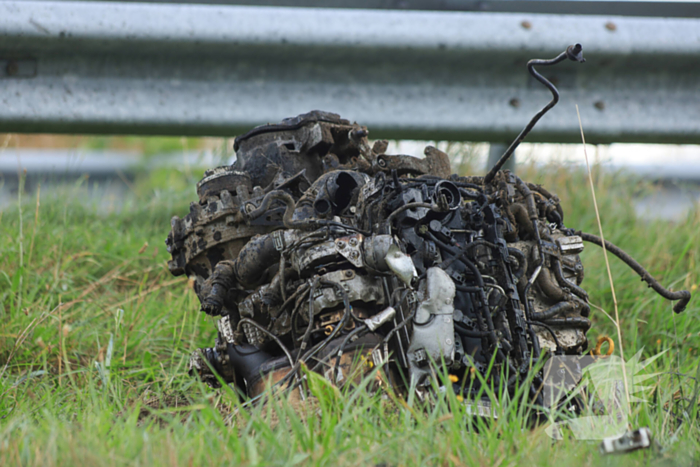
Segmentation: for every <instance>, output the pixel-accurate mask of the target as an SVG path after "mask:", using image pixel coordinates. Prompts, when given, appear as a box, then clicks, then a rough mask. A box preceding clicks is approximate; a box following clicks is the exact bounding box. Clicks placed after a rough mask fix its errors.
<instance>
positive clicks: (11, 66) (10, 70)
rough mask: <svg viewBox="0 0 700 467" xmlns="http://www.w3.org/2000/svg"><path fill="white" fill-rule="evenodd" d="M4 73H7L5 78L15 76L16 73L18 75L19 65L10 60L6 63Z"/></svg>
mask: <svg viewBox="0 0 700 467" xmlns="http://www.w3.org/2000/svg"><path fill="white" fill-rule="evenodd" d="M5 72H6V73H7V76H15V75H17V73H19V65H18V64H17V62H15V61H14V60H10V61H9V62H7V66H6V67H5Z"/></svg>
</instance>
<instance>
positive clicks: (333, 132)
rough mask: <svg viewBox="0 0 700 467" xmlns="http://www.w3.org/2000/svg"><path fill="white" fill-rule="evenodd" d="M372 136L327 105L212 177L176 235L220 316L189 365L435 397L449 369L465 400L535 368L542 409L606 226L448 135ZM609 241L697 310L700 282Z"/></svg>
mask: <svg viewBox="0 0 700 467" xmlns="http://www.w3.org/2000/svg"><path fill="white" fill-rule="evenodd" d="M580 53H581V50H580V46H576V47H570V48H569V49H567V52H564V53H563V54H562V55H560V56H559V57H557V58H556V59H555V61H561V60H563V59H564V58H566V57H569V58H572V59H577V60H578V61H581V60H580V58H581V56H580ZM550 64H551V62H550ZM530 69H531V71H533V70H532V68H531V67H530ZM545 81H546V80H545ZM544 84H546V85H547V84H548V86H547V87H549V88H550V90H552V93H553V95H554V97H555V99H554V100H553V101H552V102H553V103H554V104H555V103H556V96H557V93H556V89H555V88H554V86H553V85H551V83H549V82H547V83H544ZM550 86H551V87H550ZM554 104H552V103H550V105H548V107H546V108H545V109H544V110H543V112H541V114H539V116H538V117H537V118H539V117H541V116H542V115H543V114H544V112H545V111H546V109H547V108H549V107H551V106H552V105H554ZM534 121H536V120H534ZM532 125H534V123H532V122H531V125H528V127H530V128H531V126H532ZM526 129H527V128H526ZM528 131H529V130H528ZM526 133H527V131H526V132H525V134H526ZM368 134H369V133H368V130H367V128H365V127H363V126H361V125H358V124H356V123H350V122H349V121H347V120H343V119H341V118H340V117H339V116H338V115H335V114H331V113H326V112H320V111H314V112H310V113H308V114H304V115H300V116H298V117H295V118H292V119H287V120H284V121H282V122H281V123H279V124H275V125H265V126H262V127H258V128H255V129H253V130H252V131H250V132H248V133H246V134H245V135H243V136H241V137H239V138H237V139H236V141H235V146H234V147H235V149H236V151H237V160H236V162H235V163H234V164H233V165H232V166H231V167H219V168H216V169H213V170H211V171H209V172H207V173H206V174H205V176H204V178H203V179H202V181H201V182H200V183H199V184H198V186H197V191H198V195H199V202H197V203H192V205H191V208H190V213H189V214H188V215H187V216H185V217H184V218H182V219H181V218H178V217H174V218H173V221H172V231H171V232H170V235H169V236H168V239H167V241H166V243H167V245H168V251H169V252H170V253H171V254H172V260H171V261H170V263H169V266H170V270H171V272H172V273H173V274H175V275H181V274H186V275H187V276H188V277H190V278H191V279H192V280H193V282H194V288H195V291H196V293H197V295H198V297H199V299H200V301H201V309H202V311H204V312H206V313H207V314H209V315H212V316H216V317H218V330H219V334H218V337H217V339H216V342H215V344H214V346H213V347H211V348H206V349H201V350H200V351H198V352H196V353H195V354H194V355H193V357H192V361H191V372H192V373H194V374H197V375H199V377H200V378H202V380H204V381H205V382H207V383H209V384H211V385H213V386H216V385H220V384H231V385H233V387H235V388H236V389H237V390H238V391H240V393H241V394H243V395H245V396H247V397H251V398H256V397H257V396H259V395H260V394H261V391H262V390H263V389H264V388H265V387H266V382H271V384H272V385H273V386H274V387H277V388H281V389H284V388H295V389H298V391H299V394H300V395H301V394H302V391H303V390H304V382H303V376H302V373H301V372H300V371H299V370H300V369H301V368H302V366H305V367H306V368H309V369H310V370H312V371H316V372H319V373H320V374H322V375H324V376H326V377H327V378H328V379H330V380H331V381H332V382H334V383H335V384H338V385H342V384H345V383H347V382H351V381H357V378H358V374H357V371H359V372H360V374H365V373H366V372H367V371H369V370H370V369H372V368H376V367H380V368H381V369H382V371H383V372H384V374H385V375H386V376H387V378H388V381H390V382H391V384H393V385H395V386H396V387H397V388H399V389H401V390H403V391H405V392H406V393H408V392H410V391H415V392H416V393H417V394H418V395H419V396H425V395H426V394H428V393H429V392H430V391H431V388H432V387H433V386H432V381H434V379H433V377H434V376H435V374H436V371H437V370H439V369H440V368H443V369H446V370H447V371H449V373H450V375H451V377H450V381H451V384H452V385H453V390H454V391H455V393H456V394H459V395H460V396H462V397H464V398H465V399H478V398H479V397H480V396H479V394H481V392H482V390H483V388H482V387H481V384H483V383H484V382H488V384H493V385H496V386H497V387H498V385H501V386H500V387H502V388H506V389H507V390H508V391H511V392H514V391H515V388H516V387H517V385H518V384H519V383H520V382H522V381H525V380H528V381H532V383H531V384H532V387H531V392H530V395H531V398H532V402H533V403H535V404H540V405H541V403H542V400H541V399H542V396H541V391H540V388H541V385H542V378H541V376H540V375H534V377H532V376H533V375H531V374H530V372H531V371H532V370H531V368H532V367H533V364H535V363H536V362H537V361H538V360H540V359H547V358H549V357H551V356H553V355H582V354H583V353H584V352H585V351H586V350H587V347H588V340H587V338H586V334H587V332H588V330H589V329H590V327H591V321H590V320H589V315H590V312H591V309H590V306H589V304H588V294H587V292H586V290H585V289H583V288H582V282H583V279H584V268H583V264H582V262H581V259H580V257H579V254H580V253H581V252H582V251H583V248H584V243H583V242H584V241H588V242H593V243H599V244H601V242H600V240H599V239H598V238H597V237H595V236H593V235H590V234H586V233H582V232H579V231H576V230H574V229H572V228H568V227H567V226H566V225H565V223H564V212H563V210H562V208H561V206H560V204H559V199H558V198H557V196H556V195H555V194H552V193H550V192H549V191H548V190H546V189H545V188H543V187H540V186H538V185H533V184H531V183H527V182H525V181H523V180H522V179H520V178H519V177H518V176H517V175H515V174H513V173H511V172H509V171H500V170H498V167H495V168H494V170H493V171H491V172H489V174H488V175H487V176H486V177H477V176H458V175H454V174H452V175H450V173H449V172H450V170H449V158H448V156H447V155H446V154H445V153H443V152H441V151H439V150H437V149H436V148H433V147H428V148H426V150H425V153H424V158H415V157H412V156H406V155H391V154H386V150H387V143H386V142H384V141H378V142H375V143H374V144H372V145H370V142H369V140H368ZM524 136H525V135H524V134H523V133H521V134H520V135H519V136H518V137H517V138H516V141H515V142H514V144H516V145H517V143H519V141H521V140H522V139H523V138H524ZM506 156H507V154H506ZM505 158H506V159H507V157H505ZM605 246H606V247H607V249H608V250H610V251H611V252H612V253H614V254H616V255H618V256H620V257H621V258H622V259H623V260H624V261H626V262H627V263H628V264H629V265H630V266H631V267H632V268H633V269H634V270H635V271H637V272H638V273H639V274H640V275H641V276H642V278H643V279H644V280H646V281H647V282H648V283H649V284H650V286H651V287H653V288H654V289H655V290H656V291H657V292H659V293H660V294H661V295H663V296H664V297H666V298H668V299H670V300H678V303H677V304H676V307H675V311H676V312H680V311H682V309H683V308H685V305H686V304H687V302H688V300H689V298H690V294H689V293H688V292H686V291H680V292H670V291H668V290H666V289H665V288H663V287H662V286H661V285H660V284H658V282H656V281H655V280H654V279H653V278H652V277H651V276H650V275H649V274H648V273H647V272H646V271H645V270H644V269H643V268H642V266H640V265H639V264H638V263H636V262H635V261H634V260H633V259H631V258H629V256H628V255H626V254H625V253H624V252H623V251H622V250H620V249H619V248H618V247H616V246H614V245H612V244H610V243H605ZM358 361H360V362H364V363H363V364H362V365H360V366H359V367H352V365H350V364H351V363H352V362H358ZM351 367H352V368H351ZM358 368H359V369H358ZM476 372H478V373H480V374H482V375H483V376H484V377H483V378H474V373H476ZM466 381H468V382H469V384H465V382H466ZM475 403H477V404H482V403H485V402H484V401H476V402H475Z"/></svg>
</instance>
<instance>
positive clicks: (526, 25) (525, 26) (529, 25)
mask: <svg viewBox="0 0 700 467" xmlns="http://www.w3.org/2000/svg"><path fill="white" fill-rule="evenodd" d="M520 26H522V27H523V29H532V23H531V22H529V21H522V22H521V23H520Z"/></svg>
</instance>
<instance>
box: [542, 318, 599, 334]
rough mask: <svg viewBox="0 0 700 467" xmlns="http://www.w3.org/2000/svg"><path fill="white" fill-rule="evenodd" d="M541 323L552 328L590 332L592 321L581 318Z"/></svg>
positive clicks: (556, 319) (547, 320) (551, 319)
mask: <svg viewBox="0 0 700 467" xmlns="http://www.w3.org/2000/svg"><path fill="white" fill-rule="evenodd" d="M541 322H543V323H547V324H549V325H550V326H567V327H572V328H579V329H583V330H585V331H588V330H589V329H590V328H591V320H590V319H588V318H583V317H580V316H573V317H566V318H549V319H546V320H543V321H541Z"/></svg>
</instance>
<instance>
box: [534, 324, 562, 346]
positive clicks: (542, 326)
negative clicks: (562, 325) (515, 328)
mask: <svg viewBox="0 0 700 467" xmlns="http://www.w3.org/2000/svg"><path fill="white" fill-rule="evenodd" d="M527 324H530V325H531V326H539V327H541V328H544V329H546V330H547V331H548V332H549V334H550V335H551V336H552V339H554V344H555V345H556V346H557V347H558V348H559V349H561V350H562V351H563V350H564V347H562V346H561V343H560V342H559V339H557V335H556V334H554V330H553V329H552V328H550V327H549V326H547V325H546V324H544V323H541V322H539V321H528V322H527Z"/></svg>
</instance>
